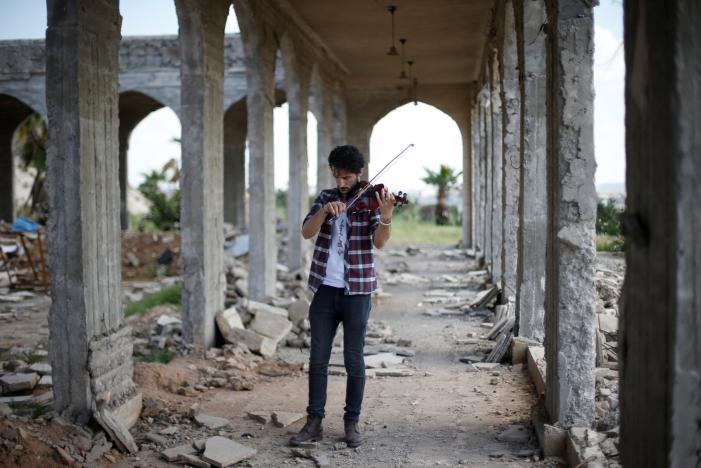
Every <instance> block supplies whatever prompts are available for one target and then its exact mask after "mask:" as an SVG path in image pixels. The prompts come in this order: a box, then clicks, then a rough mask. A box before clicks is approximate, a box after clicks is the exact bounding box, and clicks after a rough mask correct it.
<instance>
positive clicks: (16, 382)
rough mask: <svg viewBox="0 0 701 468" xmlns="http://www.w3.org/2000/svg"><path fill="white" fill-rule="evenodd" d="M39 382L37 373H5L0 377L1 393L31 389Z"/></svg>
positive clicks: (6, 393)
mask: <svg viewBox="0 0 701 468" xmlns="http://www.w3.org/2000/svg"><path fill="white" fill-rule="evenodd" d="M37 383H39V375H38V374H36V373H34V372H32V373H30V374H5V375H3V376H2V377H0V386H2V394H3V395H8V394H11V393H17V392H25V391H31V390H33V389H34V387H36V385H37Z"/></svg>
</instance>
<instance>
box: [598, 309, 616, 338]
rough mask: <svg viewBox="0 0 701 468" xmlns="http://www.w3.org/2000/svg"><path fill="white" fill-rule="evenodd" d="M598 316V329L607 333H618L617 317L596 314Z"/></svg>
mask: <svg viewBox="0 0 701 468" xmlns="http://www.w3.org/2000/svg"><path fill="white" fill-rule="evenodd" d="M597 316H598V317H599V330H601V331H602V332H604V333H607V334H609V335H615V334H616V333H618V317H614V316H613V315H609V314H597Z"/></svg>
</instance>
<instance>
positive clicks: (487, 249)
mask: <svg viewBox="0 0 701 468" xmlns="http://www.w3.org/2000/svg"><path fill="white" fill-rule="evenodd" d="M487 76H489V75H487ZM481 94H482V96H481V101H482V127H483V134H482V137H481V138H480V139H481V140H482V142H483V144H482V153H483V156H482V164H483V170H482V174H484V176H483V184H484V189H483V193H484V203H483V206H484V207H483V209H482V212H483V213H484V217H483V218H482V219H483V224H484V234H483V236H484V261H485V263H486V266H487V267H488V268H490V269H491V268H492V261H493V258H492V244H493V242H492V240H493V239H492V217H493V215H494V210H493V209H492V172H493V165H492V158H493V155H494V153H493V151H492V118H491V115H492V98H491V96H490V91H489V84H485V85H484V87H483V88H482V93H481Z"/></svg>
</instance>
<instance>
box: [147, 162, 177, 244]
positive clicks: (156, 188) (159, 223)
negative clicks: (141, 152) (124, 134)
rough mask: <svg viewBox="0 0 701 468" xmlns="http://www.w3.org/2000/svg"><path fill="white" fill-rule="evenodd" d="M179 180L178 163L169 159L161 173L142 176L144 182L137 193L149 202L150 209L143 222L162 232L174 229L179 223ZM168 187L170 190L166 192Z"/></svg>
mask: <svg viewBox="0 0 701 468" xmlns="http://www.w3.org/2000/svg"><path fill="white" fill-rule="evenodd" d="M179 179H180V169H179V167H178V161H177V160H175V159H171V160H170V161H168V162H167V163H166V164H165V165H164V166H163V169H162V170H161V171H156V170H153V171H151V173H149V174H144V181H143V182H142V183H141V184H140V185H139V191H140V192H141V193H142V194H143V195H144V196H145V197H146V198H147V199H148V200H149V201H150V202H151V209H150V211H149V213H148V215H146V217H145V218H144V221H151V222H152V223H153V224H154V225H155V226H156V228H158V229H160V230H162V231H169V230H171V229H174V228H176V227H177V225H178V223H179V222H180V189H179V188H177V183H178V180H179ZM169 186H170V188H171V189H170V190H166V189H167V188H169ZM173 186H174V187H173Z"/></svg>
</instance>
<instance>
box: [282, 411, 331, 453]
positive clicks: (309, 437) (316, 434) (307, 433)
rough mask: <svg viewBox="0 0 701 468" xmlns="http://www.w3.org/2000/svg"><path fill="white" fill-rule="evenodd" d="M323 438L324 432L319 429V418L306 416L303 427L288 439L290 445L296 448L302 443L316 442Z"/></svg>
mask: <svg viewBox="0 0 701 468" xmlns="http://www.w3.org/2000/svg"><path fill="white" fill-rule="evenodd" d="M323 438H324V431H323V429H322V428H321V418H320V417H319V416H312V415H309V416H307V422H306V424H305V425H304V427H303V428H302V429H301V430H300V431H299V432H298V433H297V434H295V435H294V436H292V437H291V438H290V445H291V446H293V447H297V446H298V445H299V444H301V443H303V442H318V441H320V440H321V439H323Z"/></svg>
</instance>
